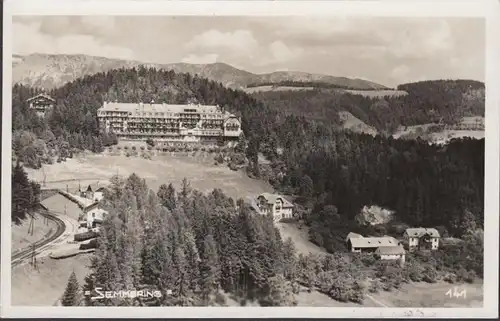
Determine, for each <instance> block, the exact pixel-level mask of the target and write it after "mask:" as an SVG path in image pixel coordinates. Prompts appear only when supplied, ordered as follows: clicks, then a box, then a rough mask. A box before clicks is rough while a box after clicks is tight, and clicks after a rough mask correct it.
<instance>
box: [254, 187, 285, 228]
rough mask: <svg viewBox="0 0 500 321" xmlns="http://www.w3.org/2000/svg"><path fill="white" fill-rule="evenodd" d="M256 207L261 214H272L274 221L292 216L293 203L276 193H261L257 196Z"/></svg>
mask: <svg viewBox="0 0 500 321" xmlns="http://www.w3.org/2000/svg"><path fill="white" fill-rule="evenodd" d="M257 207H258V208H259V211H260V212H261V214H264V215H267V214H272V215H273V219H274V221H276V222H277V221H280V220H282V219H287V218H292V217H293V208H294V205H293V204H292V203H291V202H290V201H288V200H287V199H286V198H285V197H283V196H281V195H278V194H271V193H262V194H260V195H259V196H258V197H257Z"/></svg>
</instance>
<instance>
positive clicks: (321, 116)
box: [250, 80, 485, 136]
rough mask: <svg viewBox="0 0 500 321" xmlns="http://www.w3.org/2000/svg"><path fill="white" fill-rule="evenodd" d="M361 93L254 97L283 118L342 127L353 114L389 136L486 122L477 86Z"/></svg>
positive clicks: (425, 84) (414, 86)
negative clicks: (343, 115) (419, 128)
mask: <svg viewBox="0 0 500 321" xmlns="http://www.w3.org/2000/svg"><path fill="white" fill-rule="evenodd" d="M288 88H291V87H288ZM308 88H309V87H308ZM298 89H302V90H298ZM359 92H360V91H358V92H356V91H347V90H337V89H331V88H324V87H315V88H314V87H313V88H310V89H308V90H307V89H306V88H301V87H297V88H293V90H279V91H278V90H270V91H253V92H251V93H250V94H251V96H253V97H255V98H257V99H258V100H260V101H262V102H263V103H264V104H266V105H267V106H269V107H271V108H273V109H275V110H277V111H279V112H281V113H285V114H290V115H296V116H304V117H306V118H308V119H311V120H316V121H326V122H328V123H334V124H338V123H339V120H338V117H337V113H339V112H341V113H342V112H348V113H350V114H352V116H354V117H356V118H357V119H358V120H359V121H361V122H363V123H365V124H366V125H367V126H370V127H373V128H375V129H376V130H377V131H378V132H381V133H385V134H389V135H392V134H394V133H396V132H398V131H400V128H401V127H402V126H403V127H408V126H417V125H424V124H434V125H435V126H434V127H435V128H434V129H433V130H434V132H437V131H440V130H444V129H448V130H449V129H453V130H455V129H460V130H462V129H463V128H462V127H463V126H462V124H461V123H462V121H463V119H464V118H467V117H480V118H481V117H483V118H484V103H485V89H484V83H482V82H478V81H473V80H435V81H422V82H416V83H410V84H404V85H400V86H398V88H397V90H395V91H393V92H395V93H403V92H404V93H406V94H399V95H378V96H377V95H363V94H360V93H359ZM366 92H368V93H370V92H372V91H366ZM376 92H384V91H381V90H379V91H376ZM469 127H474V126H469ZM469 129H471V130H481V128H469ZM482 130H484V126H483V129H482ZM462 136H463V135H462Z"/></svg>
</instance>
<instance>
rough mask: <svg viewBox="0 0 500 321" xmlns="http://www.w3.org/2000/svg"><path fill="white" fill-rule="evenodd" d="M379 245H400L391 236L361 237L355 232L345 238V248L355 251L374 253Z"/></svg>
mask: <svg viewBox="0 0 500 321" xmlns="http://www.w3.org/2000/svg"><path fill="white" fill-rule="evenodd" d="M381 246H401V242H399V241H398V240H396V239H395V238H393V237H391V236H383V237H363V236H361V235H359V234H356V235H355V237H351V238H348V239H347V248H348V249H349V251H350V252H355V253H374V252H375V251H376V250H377V248H379V247H381Z"/></svg>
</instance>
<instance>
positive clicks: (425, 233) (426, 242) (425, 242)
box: [403, 227, 441, 251]
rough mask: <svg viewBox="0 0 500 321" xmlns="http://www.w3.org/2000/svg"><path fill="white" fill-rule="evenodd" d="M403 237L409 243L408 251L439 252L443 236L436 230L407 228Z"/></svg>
mask: <svg viewBox="0 0 500 321" xmlns="http://www.w3.org/2000/svg"><path fill="white" fill-rule="evenodd" d="M403 237H404V239H405V240H406V241H408V249H409V250H410V251H414V250H437V249H438V248H439V239H440V238H441V235H439V232H438V231H437V230H436V229H435V228H423V227H419V228H407V229H406V231H405V232H404V234H403Z"/></svg>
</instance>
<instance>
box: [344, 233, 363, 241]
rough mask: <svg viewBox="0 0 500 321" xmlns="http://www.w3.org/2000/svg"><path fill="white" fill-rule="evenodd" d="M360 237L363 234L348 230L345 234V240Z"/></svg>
mask: <svg viewBox="0 0 500 321" xmlns="http://www.w3.org/2000/svg"><path fill="white" fill-rule="evenodd" d="M361 237H363V235H361V234H358V233H353V232H350V233H349V234H347V237H346V238H345V241H346V242H347V241H349V239H351V238H361Z"/></svg>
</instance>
